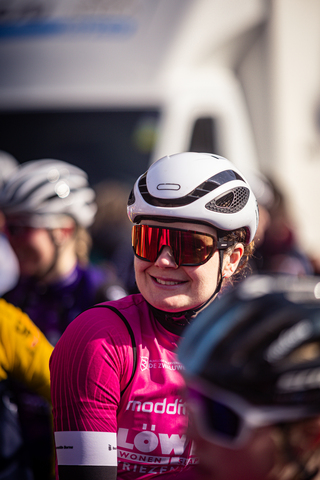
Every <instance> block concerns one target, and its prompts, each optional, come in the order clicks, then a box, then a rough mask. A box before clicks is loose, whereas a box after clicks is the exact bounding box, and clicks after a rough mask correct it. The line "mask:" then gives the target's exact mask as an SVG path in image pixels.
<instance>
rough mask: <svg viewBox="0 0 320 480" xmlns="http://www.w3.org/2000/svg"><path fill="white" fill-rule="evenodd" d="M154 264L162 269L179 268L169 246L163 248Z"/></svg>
mask: <svg viewBox="0 0 320 480" xmlns="http://www.w3.org/2000/svg"><path fill="white" fill-rule="evenodd" d="M154 264H155V265H157V267H160V268H179V267H178V265H177V264H176V261H175V259H174V256H173V253H172V250H171V248H170V247H168V246H167V245H165V246H164V247H162V249H161V251H160V253H159V255H158V257H157V259H156V261H155V262H154Z"/></svg>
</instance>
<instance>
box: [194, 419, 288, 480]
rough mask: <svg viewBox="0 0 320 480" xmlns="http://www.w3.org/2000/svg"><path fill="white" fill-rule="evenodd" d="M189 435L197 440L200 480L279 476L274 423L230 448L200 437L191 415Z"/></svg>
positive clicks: (197, 475) (274, 479)
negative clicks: (235, 446)
mask: <svg viewBox="0 0 320 480" xmlns="http://www.w3.org/2000/svg"><path fill="white" fill-rule="evenodd" d="M190 420H191V421H190V425H189V427H188V435H189V438H190V439H191V440H193V441H194V442H195V452H194V454H195V455H196V456H197V457H198V458H199V464H198V465H197V466H196V467H195V478H199V479H200V478H201V480H277V479H278V475H277V474H276V473H275V472H276V471H279V470H277V469H276V466H277V463H278V457H279V451H278V448H279V447H278V445H277V443H276V441H275V435H274V433H275V432H274V429H275V427H272V426H271V427H270V426H269V427H261V428H256V429H255V430H254V431H252V432H251V435H250V437H249V438H248V439H247V440H246V443H245V444H244V445H243V446H241V447H240V448H238V449H231V448H227V447H225V446H220V445H217V444H214V443H211V442H209V441H208V440H206V439H204V438H202V437H201V435H200V434H199V431H198V429H197V427H196V426H195V425H194V419H193V418H192V416H191V419H190Z"/></svg>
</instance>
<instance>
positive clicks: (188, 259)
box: [132, 225, 232, 267]
mask: <svg viewBox="0 0 320 480" xmlns="http://www.w3.org/2000/svg"><path fill="white" fill-rule="evenodd" d="M231 244H232V243H231V242H226V241H223V240H218V239H217V238H215V237H214V236H213V235H209V234H207V233H200V232H194V231H191V230H180V229H178V228H164V227H156V226H153V225H152V226H151V225H134V226H133V228H132V247H133V251H134V254H135V255H136V256H137V257H138V258H140V259H142V260H146V261H147V262H155V261H156V260H157V258H158V256H159V255H160V253H161V250H162V248H163V247H165V246H168V247H170V248H171V250H172V254H173V257H174V260H175V262H176V264H177V265H178V266H179V267H180V266H182V265H183V266H196V265H202V264H204V263H206V262H207V261H208V260H209V259H210V258H211V257H212V255H213V254H214V253H215V252H216V251H217V250H222V249H226V248H228V246H230V245H231Z"/></svg>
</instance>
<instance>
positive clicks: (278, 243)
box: [245, 171, 314, 276]
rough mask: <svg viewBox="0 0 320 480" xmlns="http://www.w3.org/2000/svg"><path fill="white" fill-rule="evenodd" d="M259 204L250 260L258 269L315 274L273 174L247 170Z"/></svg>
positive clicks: (259, 270) (254, 269) (290, 273)
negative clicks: (272, 177) (300, 245)
mask: <svg viewBox="0 0 320 480" xmlns="http://www.w3.org/2000/svg"><path fill="white" fill-rule="evenodd" d="M245 174H246V177H247V178H248V181H249V183H250V185H251V188H252V190H253V192H254V194H255V196H256V198H257V201H258V204H259V213H260V219H259V227H258V230H257V234H256V236H255V247H256V249H255V253H254V256H253V258H252V259H251V261H250V264H251V267H252V270H253V271H254V272H256V273H263V272H266V273H283V274H288V275H299V276H301V275H313V274H314V268H313V266H312V262H311V260H310V258H309V257H308V255H307V254H306V253H304V252H303V251H302V250H301V248H300V247H299V245H298V241H297V237H296V234H295V228H294V225H293V222H292V220H291V218H290V215H289V213H288V209H287V205H286V199H285V196H284V194H283V193H282V192H281V190H280V189H279V187H278V186H277V185H276V183H275V182H274V181H272V180H271V179H270V178H268V177H267V176H265V175H264V174H262V173H261V172H257V171H250V172H245Z"/></svg>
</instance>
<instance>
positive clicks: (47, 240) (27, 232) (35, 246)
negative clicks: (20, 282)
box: [8, 227, 56, 277]
mask: <svg viewBox="0 0 320 480" xmlns="http://www.w3.org/2000/svg"><path fill="white" fill-rule="evenodd" d="M8 237H9V240H10V244H11V246H12V248H13V250H14V252H15V254H16V256H17V259H18V261H19V267H20V273H21V275H23V276H35V277H42V276H43V275H44V274H45V273H46V272H47V271H48V269H49V268H50V266H51V265H52V262H53V261H54V258H55V254H56V249H55V246H54V243H53V241H52V237H51V236H50V232H49V231H48V230H46V229H45V228H32V227H18V228H16V229H15V230H13V231H12V234H11V233H10V230H9V232H8Z"/></svg>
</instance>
